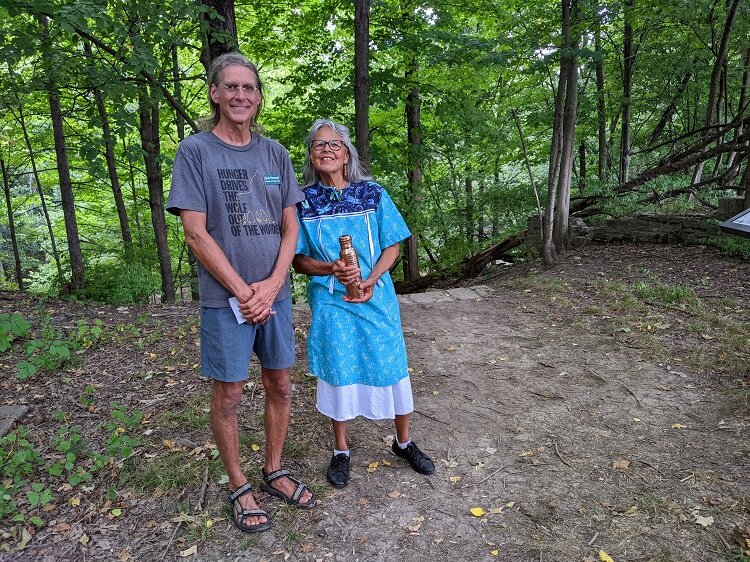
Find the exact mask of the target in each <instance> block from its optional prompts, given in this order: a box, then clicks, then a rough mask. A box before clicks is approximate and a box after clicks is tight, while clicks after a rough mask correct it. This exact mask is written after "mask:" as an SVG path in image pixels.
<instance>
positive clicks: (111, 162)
mask: <svg viewBox="0 0 750 562" xmlns="http://www.w3.org/2000/svg"><path fill="white" fill-rule="evenodd" d="M83 49H84V51H85V52H86V55H88V57H89V60H91V61H93V60H94V54H93V52H92V50H91V43H89V42H88V41H84V42H83ZM94 99H95V100H96V108H97V110H98V111H99V120H100V121H101V124H102V140H103V141H104V159H105V160H106V162H107V173H108V174H109V181H110V185H111V186H112V195H113V196H114V198H115V208H116V209H117V218H118V219H119V221H120V236H122V243H123V245H124V247H125V258H126V260H130V259H131V257H132V255H133V239H132V237H131V235H130V224H129V223H128V212H127V209H126V207H125V199H124V197H123V196H122V188H121V186H120V178H119V176H118V175H117V162H116V160H115V140H114V138H113V136H112V132H111V130H110V128H109V116H108V115H107V108H106V106H105V105H104V95H103V94H102V91H101V90H100V89H99V88H98V87H96V86H94Z"/></svg>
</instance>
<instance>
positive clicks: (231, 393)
mask: <svg viewBox="0 0 750 562" xmlns="http://www.w3.org/2000/svg"><path fill="white" fill-rule="evenodd" d="M243 385H244V381H238V382H221V381H217V380H215V381H214V382H213V391H212V393H211V431H212V433H213V435H214V441H216V448H217V449H219V455H220V456H221V461H222V462H223V463H224V468H226V470H227V475H228V476H229V490H230V492H234V491H235V490H236V489H237V488H239V487H240V486H242V485H243V484H245V483H246V482H247V478H246V477H245V474H244V473H243V472H242V467H240V434H239V425H238V423H237V408H238V406H239V405H240V400H241V399H242V387H243ZM239 501H240V504H241V505H242V506H243V507H244V508H245V509H258V504H256V503H255V498H254V497H253V494H245V495H244V496H242V497H241V498H240V500H239ZM266 520H267V518H266V517H246V518H245V521H244V522H245V525H257V524H258V523H264V522H265V521H266Z"/></svg>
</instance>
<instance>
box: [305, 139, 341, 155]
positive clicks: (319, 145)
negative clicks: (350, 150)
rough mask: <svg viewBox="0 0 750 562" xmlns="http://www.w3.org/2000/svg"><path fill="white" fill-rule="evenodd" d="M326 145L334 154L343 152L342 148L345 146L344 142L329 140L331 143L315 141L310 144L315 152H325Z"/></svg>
mask: <svg viewBox="0 0 750 562" xmlns="http://www.w3.org/2000/svg"><path fill="white" fill-rule="evenodd" d="M326 145H328V147H329V148H330V149H331V150H333V151H334V152H338V151H339V150H341V147H342V146H344V142H343V141H340V140H329V141H324V140H314V141H312V142H311V143H310V147H311V148H312V149H313V150H317V151H321V150H323V149H324V148H325V147H326Z"/></svg>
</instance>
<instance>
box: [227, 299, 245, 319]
mask: <svg viewBox="0 0 750 562" xmlns="http://www.w3.org/2000/svg"><path fill="white" fill-rule="evenodd" d="M229 306H230V307H231V308H232V312H234V317H235V318H236V319H237V324H244V323H245V322H247V320H245V317H244V316H242V312H240V301H238V300H237V297H230V298H229Z"/></svg>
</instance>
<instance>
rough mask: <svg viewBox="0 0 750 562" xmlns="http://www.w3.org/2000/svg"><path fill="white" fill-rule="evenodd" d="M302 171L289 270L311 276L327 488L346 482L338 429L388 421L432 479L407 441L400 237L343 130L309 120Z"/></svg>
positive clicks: (426, 462) (345, 450)
mask: <svg viewBox="0 0 750 562" xmlns="http://www.w3.org/2000/svg"><path fill="white" fill-rule="evenodd" d="M304 173H305V184H306V187H305V188H303V191H304V193H305V197H306V200H305V201H302V202H301V203H298V204H297V215H298V217H299V219H300V236H299V242H298V243H297V251H296V254H297V255H296V256H295V258H294V263H293V265H294V268H295V270H296V271H298V272H300V273H304V274H306V275H309V276H310V283H309V285H308V288H307V297H308V301H309V303H310V308H311V309H312V326H311V327H310V333H309V334H308V338H307V353H308V360H309V363H310V371H311V372H312V374H313V375H314V376H316V377H318V395H317V408H318V410H319V411H320V412H321V413H323V414H325V415H326V416H328V417H329V418H331V424H332V426H333V435H334V440H335V445H334V451H333V456H332V457H331V464H330V466H329V467H328V472H327V476H328V481H329V482H330V483H331V484H332V485H333V486H334V487H336V488H343V487H344V486H346V485H347V483H348V482H349V457H350V454H349V446H348V444H347V441H346V426H347V421H348V420H351V419H354V418H356V417H357V416H365V417H367V418H369V419H394V418H395V422H396V439H395V440H394V442H393V445H392V449H393V452H394V453H395V454H396V455H397V456H399V457H401V458H403V459H406V460H407V461H409V464H410V465H411V467H412V468H413V469H414V470H416V471H417V472H419V473H421V474H432V473H433V472H434V471H435V465H434V464H433V462H432V461H431V460H430V459H429V457H427V455H425V454H424V453H423V452H422V451H420V450H419V448H418V447H417V445H416V444H415V443H414V442H413V441H411V440H410V438H409V413H410V412H411V411H412V410H413V409H414V406H413V400H412V392H411V382H410V380H409V372H408V369H407V365H406V346H405V344H404V336H403V333H402V332H401V317H400V313H399V308H398V301H397V299H396V292H395V290H394V288H393V281H391V277H390V274H389V273H388V269H389V268H390V267H391V266H392V265H393V263H394V262H395V261H396V258H397V257H398V253H399V242H401V241H402V240H404V239H405V238H408V237H409V230H408V228H407V227H406V223H405V222H404V220H403V218H402V217H401V215H400V214H399V212H398V210H397V209H396V206H395V205H394V204H393V201H392V200H391V198H390V197H389V196H388V193H387V192H386V191H385V189H383V188H382V187H381V186H380V185H378V184H377V183H375V182H373V181H372V180H371V178H369V177H367V176H366V175H365V174H364V173H363V171H362V168H361V167H360V164H359V156H358V155H357V150H356V149H355V148H354V146H353V145H352V143H351V139H350V137H349V130H348V129H347V128H346V127H345V126H343V125H340V124H338V123H335V122H334V121H330V120H327V119H318V120H317V121H315V123H314V124H313V126H312V129H311V130H310V135H309V136H308V138H307V162H306V164H305V171H304ZM344 234H349V235H351V237H352V244H353V246H354V248H355V249H356V250H357V254H358V256H359V268H357V267H353V266H347V265H346V264H345V263H344V261H343V260H341V259H339V257H338V256H339V251H340V245H339V236H342V235H344ZM360 276H361V279H362V281H361V294H362V296H361V297H350V296H348V295H347V285H350V284H352V283H356V282H357V281H359V279H360Z"/></svg>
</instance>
